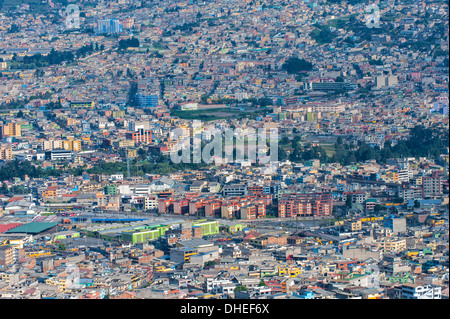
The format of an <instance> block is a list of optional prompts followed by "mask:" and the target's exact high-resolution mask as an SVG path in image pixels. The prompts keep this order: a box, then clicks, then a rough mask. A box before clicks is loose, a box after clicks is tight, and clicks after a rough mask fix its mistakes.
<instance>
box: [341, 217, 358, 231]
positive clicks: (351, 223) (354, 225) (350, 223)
mask: <svg viewBox="0 0 450 319" xmlns="http://www.w3.org/2000/svg"><path fill="white" fill-rule="evenodd" d="M344 227H345V229H347V230H348V231H352V232H354V231H358V230H361V229H362V223H361V220H346V221H345V222H344Z"/></svg>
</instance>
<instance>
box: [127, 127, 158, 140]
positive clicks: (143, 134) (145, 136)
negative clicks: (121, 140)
mask: <svg viewBox="0 0 450 319" xmlns="http://www.w3.org/2000/svg"><path fill="white" fill-rule="evenodd" d="M126 138H127V139H129V140H133V141H134V142H135V143H144V144H149V143H151V142H152V131H149V130H144V129H142V128H141V129H138V130H136V131H135V132H128V133H127V134H126Z"/></svg>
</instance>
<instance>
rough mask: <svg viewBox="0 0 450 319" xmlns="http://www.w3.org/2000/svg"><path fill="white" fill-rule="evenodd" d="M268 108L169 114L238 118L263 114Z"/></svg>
mask: <svg viewBox="0 0 450 319" xmlns="http://www.w3.org/2000/svg"><path fill="white" fill-rule="evenodd" d="M269 111H270V110H268V109H266V108H251V109H237V108H216V109H212V108H205V109H199V110H192V111H181V110H172V111H171V112H170V115H172V116H178V117H179V118H182V119H185V120H202V121H214V120H221V119H227V118H230V117H233V118H236V119H240V118H245V117H248V118H255V117H258V116H260V115H265V114H266V113H267V112H269Z"/></svg>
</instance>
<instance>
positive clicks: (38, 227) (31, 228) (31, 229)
mask: <svg viewBox="0 0 450 319" xmlns="http://www.w3.org/2000/svg"><path fill="white" fill-rule="evenodd" d="M56 225H58V224H57V223H38V222H32V223H28V224H24V225H21V226H18V227H16V228H13V229H10V230H8V231H6V232H5V233H8V234H11V233H27V234H39V233H42V232H44V231H46V230H47V229H50V228H52V227H54V226H56Z"/></svg>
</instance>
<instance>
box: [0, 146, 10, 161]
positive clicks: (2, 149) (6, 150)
mask: <svg viewBox="0 0 450 319" xmlns="http://www.w3.org/2000/svg"><path fill="white" fill-rule="evenodd" d="M0 160H6V161H8V160H12V148H11V145H8V146H3V145H2V146H0Z"/></svg>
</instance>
